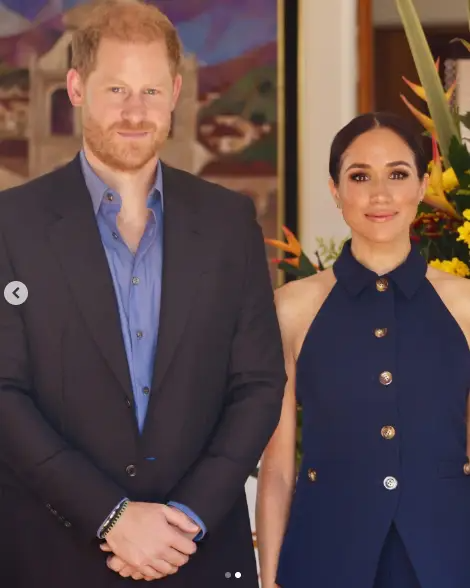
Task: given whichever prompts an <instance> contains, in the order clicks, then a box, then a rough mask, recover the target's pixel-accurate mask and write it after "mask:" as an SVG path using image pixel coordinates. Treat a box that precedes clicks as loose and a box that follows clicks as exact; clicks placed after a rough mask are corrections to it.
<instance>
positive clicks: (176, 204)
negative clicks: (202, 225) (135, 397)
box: [151, 165, 204, 403]
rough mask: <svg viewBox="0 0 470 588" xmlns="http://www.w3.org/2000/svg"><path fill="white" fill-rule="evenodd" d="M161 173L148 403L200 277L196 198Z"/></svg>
mask: <svg viewBox="0 0 470 588" xmlns="http://www.w3.org/2000/svg"><path fill="white" fill-rule="evenodd" d="M162 172H163V193H164V196H163V199H164V215H163V219H164V220H163V274H162V295H161V306H160V323H159V331H158V342H157V353H156V359H155V365H154V372H153V381H152V394H151V403H153V402H154V399H155V397H156V396H158V390H159V388H160V387H161V385H162V383H163V379H164V377H165V375H166V373H167V371H168V368H169V366H170V364H171V362H172V359H173V358H174V356H175V352H176V349H177V346H178V343H179V341H180V339H181V337H182V336H183V332H184V327H185V324H186V321H187V319H188V315H189V310H190V307H191V302H192V300H193V294H194V288H195V286H196V285H197V279H198V277H199V275H200V274H201V271H202V270H201V268H200V267H198V264H199V263H200V262H201V260H202V259H203V258H204V257H203V252H202V241H203V239H202V237H201V235H200V230H199V226H198V223H197V220H198V217H197V212H198V202H199V199H198V198H197V194H194V193H190V192H189V190H190V187H191V186H192V182H186V181H185V177H186V176H185V174H182V173H181V172H179V171H178V170H174V169H172V168H169V167H167V166H166V165H163V166H162Z"/></svg>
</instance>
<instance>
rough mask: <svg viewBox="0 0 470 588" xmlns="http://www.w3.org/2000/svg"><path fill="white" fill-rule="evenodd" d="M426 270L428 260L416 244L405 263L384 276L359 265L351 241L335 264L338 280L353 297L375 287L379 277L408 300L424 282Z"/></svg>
mask: <svg viewBox="0 0 470 588" xmlns="http://www.w3.org/2000/svg"><path fill="white" fill-rule="evenodd" d="M426 270H427V263H426V260H425V259H424V257H423V256H422V255H421V253H420V251H419V248H418V247H417V246H416V245H415V244H414V243H412V244H411V251H410V253H409V254H408V256H407V258H406V259H405V261H404V262H403V263H402V264H401V265H399V266H398V267H397V268H395V269H394V270H393V271H391V272H389V273H388V274H386V275H384V276H379V275H378V274H376V273H375V272H373V271H372V270H370V269H368V268H366V267H365V266H363V265H362V264H361V263H359V261H358V260H357V259H356V258H355V257H354V256H353V254H352V251H351V240H350V239H349V240H348V241H346V243H345V244H344V247H343V249H342V251H341V253H340V255H339V257H338V258H337V260H336V261H335V263H334V264H333V272H334V274H335V277H336V279H337V280H338V282H339V283H340V284H341V286H343V287H344V288H345V289H346V290H347V291H348V292H349V293H350V294H351V295H352V296H357V295H358V294H360V292H362V290H364V289H365V288H367V287H368V286H372V285H374V286H375V283H376V282H377V279H378V278H379V277H386V278H387V279H389V280H391V281H392V282H393V283H394V284H395V285H396V286H397V287H398V288H399V289H400V290H401V291H402V293H403V294H404V295H405V296H406V297H407V298H412V297H413V296H414V294H416V292H417V290H418V288H419V286H420V285H421V283H422V282H423V281H424V279H425V277H426Z"/></svg>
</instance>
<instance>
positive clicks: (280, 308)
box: [275, 268, 336, 339]
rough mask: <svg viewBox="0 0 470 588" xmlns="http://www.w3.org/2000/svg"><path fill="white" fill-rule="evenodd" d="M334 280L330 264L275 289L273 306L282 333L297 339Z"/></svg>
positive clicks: (325, 296) (324, 298) (312, 317)
mask: <svg viewBox="0 0 470 588" xmlns="http://www.w3.org/2000/svg"><path fill="white" fill-rule="evenodd" d="M335 282H336V278H335V276H334V273H333V270H332V269H331V268H329V269H326V270H324V271H322V272H319V273H318V274H315V275H313V276H309V277H307V278H301V279H298V280H296V281H293V282H289V283H287V284H285V285H284V286H281V287H280V288H278V289H277V290H276V292H275V301H276V310H277V314H278V318H279V323H280V325H281V329H282V331H283V333H284V336H288V337H289V338H291V337H293V338H294V339H297V338H298V336H299V334H302V333H303V334H304V333H305V331H306V329H307V328H308V326H309V325H310V323H311V322H312V320H313V319H314V318H315V315H316V314H317V312H318V310H319V309H320V307H321V306H322V304H323V302H324V301H325V300H326V298H327V297H328V294H329V293H330V292H331V289H332V288H333V286H334V284H335Z"/></svg>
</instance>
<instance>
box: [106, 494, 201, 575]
mask: <svg viewBox="0 0 470 588" xmlns="http://www.w3.org/2000/svg"><path fill="white" fill-rule="evenodd" d="M198 532H199V527H198V526H197V525H196V524H195V523H194V522H192V521H191V519H189V518H188V517H187V516H186V515H185V514H184V513H183V512H181V511H179V510H178V509H176V508H172V507H169V506H166V505H164V504H151V503H145V502H131V503H129V505H128V507H127V508H126V510H125V511H124V513H123V514H122V516H121V518H120V519H119V521H118V522H117V523H116V525H115V527H114V528H113V529H112V530H111V531H110V532H109V533H108V535H107V537H106V540H107V542H106V543H105V544H103V545H101V546H100V547H101V549H102V550H103V551H108V552H111V553H113V554H114V555H113V556H111V557H109V558H108V567H109V568H110V569H112V570H113V571H116V572H118V573H119V574H120V575H121V576H125V577H128V576H131V577H132V578H134V579H135V580H139V579H145V580H156V579H160V578H163V577H164V576H167V575H170V574H175V573H176V572H177V571H178V569H179V568H180V567H181V566H182V565H184V564H185V563H186V562H187V561H188V560H189V556H190V555H192V554H193V553H195V552H196V544H195V543H194V542H193V541H192V539H191V538H190V537H191V536H192V537H195V536H196V535H197V533H198ZM136 576H137V577H136Z"/></svg>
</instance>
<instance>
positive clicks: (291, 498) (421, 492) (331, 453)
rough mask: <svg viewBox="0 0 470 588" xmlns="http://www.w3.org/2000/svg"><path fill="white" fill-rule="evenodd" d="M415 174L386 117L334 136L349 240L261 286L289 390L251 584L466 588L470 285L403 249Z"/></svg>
mask: <svg viewBox="0 0 470 588" xmlns="http://www.w3.org/2000/svg"><path fill="white" fill-rule="evenodd" d="M426 168H427V165H426V159H425V156H424V153H423V150H422V148H421V146H420V141H419V137H417V136H414V135H413V134H412V133H411V132H410V130H409V129H408V126H407V123H406V122H404V121H402V120H401V119H400V118H398V117H396V116H394V115H388V114H367V115H362V116H359V117H357V118H356V119H354V120H353V121H352V122H350V123H349V124H348V125H347V126H346V127H345V128H343V129H342V130H341V131H340V132H339V133H338V135H337V136H336V137H335V139H334V141H333V144H332V147H331V155H330V175H331V179H330V189H331V192H332V195H333V198H334V199H335V202H336V204H337V206H338V208H340V209H341V211H342V214H343V216H344V219H345V221H346V223H347V224H348V225H349V227H350V229H351V235H352V236H351V240H350V241H348V242H347V243H346V245H345V246H344V248H343V250H342V252H341V254H340V256H339V258H338V259H337V260H336V262H335V263H334V265H333V267H332V268H331V269H327V270H325V271H323V272H321V273H319V274H317V275H315V276H312V277H309V278H305V279H303V280H299V281H296V282H291V283H289V284H287V285H285V286H283V287H282V288H280V289H279V290H278V291H277V292H276V299H277V308H278V314H279V321H280V324H281V329H282V333H283V341H284V349H285V362H286V370H287V374H288V383H287V386H286V391H285V398H284V404H283V410H282V416H281V419H280V422H279V426H278V428H277V430H276V432H275V434H274V435H273V437H272V439H271V441H270V443H269V445H268V447H267V449H266V451H265V454H264V456H263V459H262V464H261V471H260V477H259V485H258V488H259V490H258V503H257V513H256V518H257V531H258V543H259V555H260V567H261V579H262V586H263V588H273V587H274V586H281V587H282V588H307V587H308V588H343V587H344V586H346V585H349V586H352V587H353V588H467V587H469V586H470V475H469V474H470V464H469V463H468V458H467V455H469V449H470V442H469V440H470V439H469V436H468V434H467V421H468V416H467V398H468V389H469V384H470V353H469V346H468V341H469V339H470V281H467V280H465V279H462V278H457V277H454V276H452V275H449V274H446V273H444V272H441V271H439V270H436V269H433V268H431V267H427V264H426V262H425V260H424V258H423V257H422V256H421V255H420V253H419V251H418V250H417V249H416V248H415V246H413V245H412V244H411V242H410V236H409V232H410V224H411V222H412V221H413V219H414V218H415V214H416V210H417V206H418V203H419V202H420V201H421V200H422V199H423V196H424V193H425V190H426V187H427V181H428V177H427V174H426ZM297 402H299V403H300V404H302V406H303V433H302V435H303V453H304V457H303V461H302V465H301V468H300V472H299V475H298V479H297V482H296V479H295V477H296V472H295V462H294V454H295V429H296V403H297ZM294 488H295V493H294Z"/></svg>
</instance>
